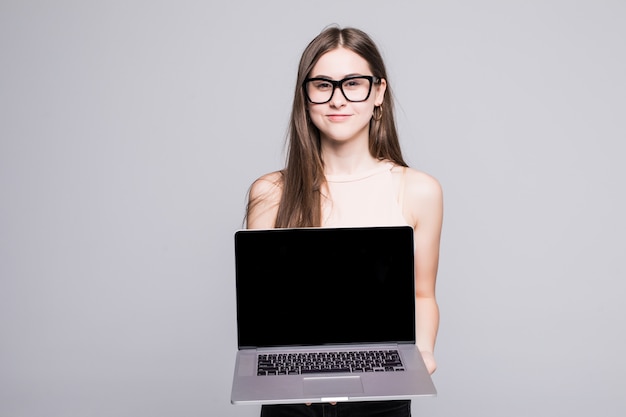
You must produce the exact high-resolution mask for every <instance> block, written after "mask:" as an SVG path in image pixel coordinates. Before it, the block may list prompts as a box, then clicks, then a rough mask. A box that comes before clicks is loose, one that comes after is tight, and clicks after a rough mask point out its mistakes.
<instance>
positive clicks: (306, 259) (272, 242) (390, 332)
mask: <svg viewBox="0 0 626 417" xmlns="http://www.w3.org/2000/svg"><path fill="white" fill-rule="evenodd" d="M235 258H236V286H237V325H238V344H239V347H240V348H251V347H272V346H306V345H334V344H351V343H384V342H410V343H414V342H415V291H414V264H413V230H412V229H411V227H409V226H392V227H361V228H300V229H298V228H295V229H271V230H239V231H237V232H236V233H235Z"/></svg>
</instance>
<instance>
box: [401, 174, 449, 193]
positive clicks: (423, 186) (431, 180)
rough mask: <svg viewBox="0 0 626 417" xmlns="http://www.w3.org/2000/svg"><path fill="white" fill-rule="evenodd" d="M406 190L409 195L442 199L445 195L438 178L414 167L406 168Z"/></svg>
mask: <svg viewBox="0 0 626 417" xmlns="http://www.w3.org/2000/svg"><path fill="white" fill-rule="evenodd" d="M406 186H407V188H406V191H407V192H408V193H409V196H413V197H417V198H435V199H440V198H441V197H442V195H443V190H442V188H441V184H440V183H439V181H438V180H437V178H435V177H433V176H432V175H430V174H427V173H426V172H423V171H419V170H417V169H414V168H407V170H406Z"/></svg>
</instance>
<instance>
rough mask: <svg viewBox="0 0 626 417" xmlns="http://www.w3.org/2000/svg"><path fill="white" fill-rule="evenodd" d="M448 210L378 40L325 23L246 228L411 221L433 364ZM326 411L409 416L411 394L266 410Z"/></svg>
mask: <svg viewBox="0 0 626 417" xmlns="http://www.w3.org/2000/svg"><path fill="white" fill-rule="evenodd" d="M442 218H443V202H442V191H441V187H440V185H439V183H438V181H437V180H436V179H435V178H433V177H432V176H430V175H428V174H426V173H424V172H420V171H418V170H415V169H412V168H409V167H407V164H406V163H405V162H404V160H403V157H402V152H401V150H400V145H399V141H398V136H397V131H396V126H395V120H394V115H393V97H392V94H391V88H390V86H389V82H388V79H387V73H386V70H385V65H384V63H383V60H382V57H381V55H380V53H379V51H378V48H377V47H376V45H375V44H374V42H373V41H372V40H371V38H370V37H369V36H368V35H367V34H366V33H364V32H362V31H360V30H358V29H354V28H344V29H340V28H336V27H332V28H329V29H326V30H324V31H323V32H322V33H320V34H319V35H318V36H317V37H316V38H315V39H313V40H312V41H311V43H309V45H308V46H307V48H306V49H305V50H304V52H303V54H302V57H301V60H300V65H299V69H298V79H297V84H296V91H295V97H294V102H293V110H292V114H291V122H290V129H289V149H288V155H287V163H286V167H285V168H284V169H283V170H281V171H277V172H272V173H269V174H266V175H264V176H262V177H260V178H259V179H258V180H256V181H255V182H254V183H253V184H252V186H251V187H250V192H249V202H248V209H247V217H246V220H247V227H248V228H274V227H350V226H384V225H407V224H408V225H410V226H412V227H413V230H414V234H415V235H414V237H415V239H414V242H415V289H416V293H415V295H416V302H415V305H416V313H417V314H416V318H417V320H416V335H417V345H418V348H419V349H420V352H421V353H422V357H423V358H424V362H425V363H426V366H427V368H428V370H429V371H430V372H431V373H432V372H434V371H435V369H436V362H435V358H434V356H433V351H434V347H435V339H436V336H437V329H438V326H439V309H438V306H437V301H436V298H435V280H436V275H437V266H438V260H439V241H440V235H441V226H442ZM328 412H331V413H332V414H331V415H340V416H346V415H359V416H366V415H367V416H370V415H371V416H374V415H379V416H409V415H410V402H409V401H387V402H361V403H339V404H337V405H330V404H313V405H310V404H309V405H293V406H291V405H280V406H264V407H263V409H262V410H261V415H262V416H266V417H269V416H298V415H302V416H305V415H306V416H315V415H320V416H321V415H329V414H328Z"/></svg>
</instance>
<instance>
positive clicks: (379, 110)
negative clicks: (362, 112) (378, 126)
mask: <svg viewBox="0 0 626 417" xmlns="http://www.w3.org/2000/svg"><path fill="white" fill-rule="evenodd" d="M372 118H373V119H374V120H375V121H377V122H379V121H380V120H381V119H382V118H383V105H382V104H381V105H380V106H374V111H373V112H372Z"/></svg>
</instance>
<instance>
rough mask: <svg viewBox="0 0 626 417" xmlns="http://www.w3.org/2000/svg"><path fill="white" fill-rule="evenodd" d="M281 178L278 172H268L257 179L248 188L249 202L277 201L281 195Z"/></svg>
mask: <svg viewBox="0 0 626 417" xmlns="http://www.w3.org/2000/svg"><path fill="white" fill-rule="evenodd" d="M282 180H283V176H282V173H281V172H280V171H274V172H270V173H268V174H265V175H263V176H261V177H259V178H257V179H256V180H255V181H254V182H253V183H252V185H251V186H250V201H254V200H259V199H261V200H269V201H268V202H271V201H274V202H276V201H278V200H280V196H281V193H282Z"/></svg>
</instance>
